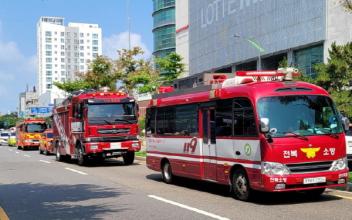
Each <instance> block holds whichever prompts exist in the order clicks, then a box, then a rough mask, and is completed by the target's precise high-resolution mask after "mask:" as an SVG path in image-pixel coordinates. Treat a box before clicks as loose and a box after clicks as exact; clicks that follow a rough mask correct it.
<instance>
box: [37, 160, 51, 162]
mask: <svg viewBox="0 0 352 220" xmlns="http://www.w3.org/2000/svg"><path fill="white" fill-rule="evenodd" d="M39 161H40V162H42V163H51V162H50V161H47V160H39Z"/></svg>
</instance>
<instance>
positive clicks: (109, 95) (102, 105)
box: [53, 91, 141, 165]
mask: <svg viewBox="0 0 352 220" xmlns="http://www.w3.org/2000/svg"><path fill="white" fill-rule="evenodd" d="M137 112H138V109H137V105H136V104H135V100H134V99H133V98H131V97H129V96H128V95H127V94H125V93H121V92H96V91H86V92H79V93H76V94H74V95H72V96H71V97H69V98H67V99H66V100H65V101H64V102H63V103H62V104H61V105H58V106H55V108H54V109H53V133H54V140H53V142H54V148H55V154H56V159H57V160H58V161H61V160H63V159H64V158H65V157H66V158H70V159H77V161H78V164H79V165H84V164H85V163H86V162H87V160H88V159H89V158H96V159H101V160H103V159H105V158H111V157H123V160H124V163H125V164H127V165H130V164H132V163H133V161H134V153H135V151H139V150H140V147H141V146H140V142H139V141H138V139H137V134H138V124H137Z"/></svg>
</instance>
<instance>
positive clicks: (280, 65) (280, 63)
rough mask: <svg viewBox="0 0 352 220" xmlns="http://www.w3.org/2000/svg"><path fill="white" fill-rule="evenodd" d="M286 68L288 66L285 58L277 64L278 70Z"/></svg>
mask: <svg viewBox="0 0 352 220" xmlns="http://www.w3.org/2000/svg"><path fill="white" fill-rule="evenodd" d="M286 67H289V65H288V60H287V57H284V58H283V59H282V60H281V61H280V62H279V68H286Z"/></svg>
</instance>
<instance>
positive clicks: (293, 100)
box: [146, 69, 348, 200]
mask: <svg viewBox="0 0 352 220" xmlns="http://www.w3.org/2000/svg"><path fill="white" fill-rule="evenodd" d="M296 73H297V72H296V70H294V69H283V70H279V71H261V72H256V71H247V72H237V73H235V74H234V76H233V77H231V78H229V77H228V75H226V74H224V75H223V76H221V75H220V76H219V74H217V75H214V76H213V78H212V79H208V80H205V79H201V80H200V79H199V80H197V79H193V78H192V79H190V80H192V82H191V83H187V82H186V81H187V80H183V81H184V82H185V83H184V85H187V84H188V85H191V86H190V87H194V88H189V89H187V88H184V87H182V86H178V88H175V91H173V92H169V93H162V94H158V95H156V96H154V97H153V99H152V100H151V103H150V106H149V107H148V108H147V119H146V129H147V130H146V131H147V166H148V168H150V169H152V170H155V171H161V173H162V177H163V180H164V181H165V182H166V183H171V182H172V180H173V176H183V177H188V178H194V179H199V180H206V181H211V182H216V183H219V184H225V185H230V186H231V189H232V192H233V195H234V196H235V197H236V198H237V199H239V200H249V199H250V198H251V197H252V196H253V194H254V192H255V191H257V190H258V191H267V192H281V191H304V192H306V193H307V194H310V195H314V196H318V195H320V194H322V193H323V192H324V190H325V188H327V187H338V186H345V184H346V181H347V176H348V168H347V162H346V147H345V135H344V128H345V125H346V124H345V123H343V122H342V120H341V118H340V117H339V114H338V112H337V110H336V108H335V106H334V103H333V101H332V100H331V98H330V97H329V94H328V93H327V92H326V91H325V90H324V89H322V88H320V87H318V86H315V85H312V84H309V83H305V82H298V81H297V82H296V81H292V76H293V75H294V74H296ZM208 78H209V77H208ZM199 82H208V85H204V84H203V86H198V87H197V86H196V85H197V84H199ZM195 86H196V87H195Z"/></svg>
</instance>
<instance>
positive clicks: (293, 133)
mask: <svg viewBox="0 0 352 220" xmlns="http://www.w3.org/2000/svg"><path fill="white" fill-rule="evenodd" d="M282 133H283V134H292V135H289V136H286V137H296V138H299V139H302V140H305V141H308V138H307V137H306V136H303V135H300V134H297V133H295V132H291V131H286V132H282Z"/></svg>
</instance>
